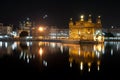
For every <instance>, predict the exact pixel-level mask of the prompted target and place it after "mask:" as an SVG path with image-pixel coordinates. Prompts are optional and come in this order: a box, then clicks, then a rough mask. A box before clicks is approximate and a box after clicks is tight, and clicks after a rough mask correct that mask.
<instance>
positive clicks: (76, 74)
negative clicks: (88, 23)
mask: <svg viewBox="0 0 120 80" xmlns="http://www.w3.org/2000/svg"><path fill="white" fill-rule="evenodd" d="M119 73H120V42H105V43H104V44H63V43H54V42H0V77H1V79H3V80H4V79H6V78H8V79H16V80H18V79H22V80H24V79H27V80H28V79H33V80H46V79H47V80H53V79H54V80H65V79H66V80H116V79H117V80H119V78H120V75H119Z"/></svg>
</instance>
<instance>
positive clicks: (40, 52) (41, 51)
mask: <svg viewBox="0 0 120 80" xmlns="http://www.w3.org/2000/svg"><path fill="white" fill-rule="evenodd" d="M39 54H40V56H42V54H43V49H42V48H40V49H39Z"/></svg>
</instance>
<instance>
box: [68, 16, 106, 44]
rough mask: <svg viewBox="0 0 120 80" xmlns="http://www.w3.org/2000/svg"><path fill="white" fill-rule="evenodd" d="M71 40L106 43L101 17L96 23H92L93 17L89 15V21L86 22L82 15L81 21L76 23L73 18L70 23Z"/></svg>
mask: <svg viewBox="0 0 120 80" xmlns="http://www.w3.org/2000/svg"><path fill="white" fill-rule="evenodd" d="M69 38H70V39H74V40H80V41H97V42H104V36H103V34H102V24H101V19H100V16H98V18H97V21H96V23H93V22H92V18H91V15H89V17H88V20H87V21H85V20H84V15H81V17H80V20H79V21H76V22H75V23H74V22H73V21H72V18H71V19H70V22H69Z"/></svg>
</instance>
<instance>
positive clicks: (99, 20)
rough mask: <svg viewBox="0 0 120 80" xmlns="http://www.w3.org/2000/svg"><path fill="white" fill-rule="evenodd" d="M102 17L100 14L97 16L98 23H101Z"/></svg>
mask: <svg viewBox="0 0 120 80" xmlns="http://www.w3.org/2000/svg"><path fill="white" fill-rule="evenodd" d="M100 18H101V16H98V18H97V23H98V24H101V19H100Z"/></svg>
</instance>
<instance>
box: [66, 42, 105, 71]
mask: <svg viewBox="0 0 120 80" xmlns="http://www.w3.org/2000/svg"><path fill="white" fill-rule="evenodd" d="M64 46H69V56H70V57H69V62H70V63H72V62H73V61H75V63H77V64H79V65H80V70H83V66H84V64H87V66H88V71H90V68H91V66H92V64H93V63H95V62H96V64H97V66H96V69H97V70H100V59H101V56H102V53H103V48H104V44H80V45H79V46H78V45H74V46H72V45H71V44H69V45H64ZM70 66H71V65H70Z"/></svg>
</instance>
